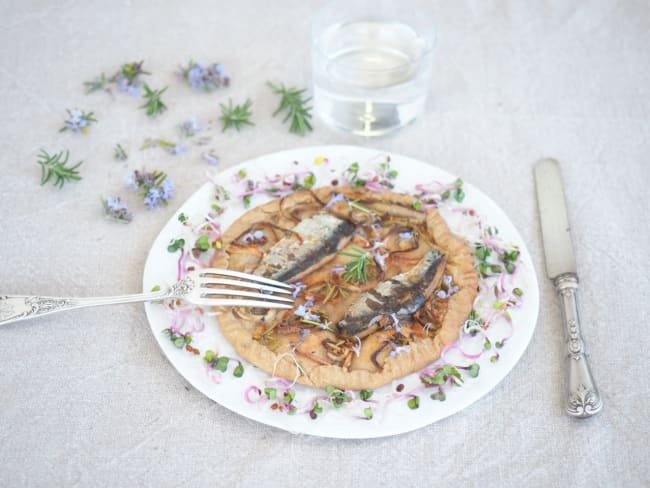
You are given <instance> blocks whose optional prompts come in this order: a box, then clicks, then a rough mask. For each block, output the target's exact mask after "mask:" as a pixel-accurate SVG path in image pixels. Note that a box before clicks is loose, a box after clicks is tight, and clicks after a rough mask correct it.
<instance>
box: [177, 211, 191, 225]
mask: <svg viewBox="0 0 650 488" xmlns="http://www.w3.org/2000/svg"><path fill="white" fill-rule="evenodd" d="M188 220H189V217H188V216H187V215H185V214H184V213H183V212H181V213H180V214H178V221H179V222H180V223H181V224H185V223H186V222H187V221H188Z"/></svg>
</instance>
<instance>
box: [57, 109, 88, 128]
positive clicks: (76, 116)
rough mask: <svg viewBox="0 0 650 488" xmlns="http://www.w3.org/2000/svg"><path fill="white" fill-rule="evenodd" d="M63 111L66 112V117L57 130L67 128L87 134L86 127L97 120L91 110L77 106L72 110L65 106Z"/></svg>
mask: <svg viewBox="0 0 650 488" xmlns="http://www.w3.org/2000/svg"><path fill="white" fill-rule="evenodd" d="M65 111H66V112H68V118H67V119H65V121H64V125H63V127H61V128H60V129H59V132H65V131H68V130H69V131H72V132H83V133H84V134H88V127H90V125H91V124H94V123H95V122H97V119H96V118H95V117H94V116H93V113H92V112H86V111H84V110H79V109H77V108H75V109H73V110H70V109H67V108H66V109H65Z"/></svg>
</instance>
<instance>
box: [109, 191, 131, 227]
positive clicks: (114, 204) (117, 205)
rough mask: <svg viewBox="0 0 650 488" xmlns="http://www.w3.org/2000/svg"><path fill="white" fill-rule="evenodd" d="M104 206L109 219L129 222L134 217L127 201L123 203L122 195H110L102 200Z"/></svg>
mask: <svg viewBox="0 0 650 488" xmlns="http://www.w3.org/2000/svg"><path fill="white" fill-rule="evenodd" d="M102 206H103V207H104V216H105V217H106V218H108V219H112V220H115V221H117V222H122V223H124V224H128V223H129V222H131V219H133V214H131V212H129V209H128V207H127V206H126V204H125V203H122V201H121V200H120V197H108V198H106V199H104V200H102Z"/></svg>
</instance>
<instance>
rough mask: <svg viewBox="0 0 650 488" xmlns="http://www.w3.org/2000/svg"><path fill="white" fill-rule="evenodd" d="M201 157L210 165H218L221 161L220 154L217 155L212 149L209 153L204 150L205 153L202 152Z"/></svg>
mask: <svg viewBox="0 0 650 488" xmlns="http://www.w3.org/2000/svg"><path fill="white" fill-rule="evenodd" d="M201 157H202V158H203V159H205V160H206V161H207V162H208V164H209V165H210V166H216V165H217V164H219V163H220V162H221V160H220V159H219V156H217V155H216V154H215V153H214V151H212V150H210V151H209V152H207V153H205V152H204V153H203V154H201Z"/></svg>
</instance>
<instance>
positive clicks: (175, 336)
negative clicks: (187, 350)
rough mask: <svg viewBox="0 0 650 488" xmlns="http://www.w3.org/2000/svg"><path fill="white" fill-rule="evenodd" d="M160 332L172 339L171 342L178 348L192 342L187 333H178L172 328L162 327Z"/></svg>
mask: <svg viewBox="0 0 650 488" xmlns="http://www.w3.org/2000/svg"><path fill="white" fill-rule="evenodd" d="M162 332H163V334H165V335H166V336H167V337H168V338H169V340H170V341H172V344H174V345H175V346H176V347H177V348H179V349H182V348H183V347H185V346H188V345H190V344H191V343H192V336H191V335H190V334H189V333H187V334H179V333H178V332H176V331H174V330H172V329H163V331H162Z"/></svg>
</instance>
